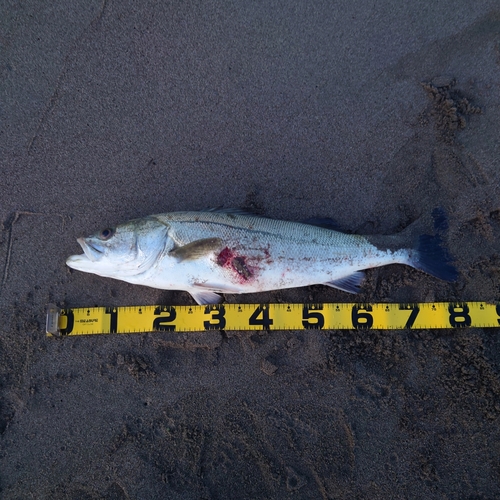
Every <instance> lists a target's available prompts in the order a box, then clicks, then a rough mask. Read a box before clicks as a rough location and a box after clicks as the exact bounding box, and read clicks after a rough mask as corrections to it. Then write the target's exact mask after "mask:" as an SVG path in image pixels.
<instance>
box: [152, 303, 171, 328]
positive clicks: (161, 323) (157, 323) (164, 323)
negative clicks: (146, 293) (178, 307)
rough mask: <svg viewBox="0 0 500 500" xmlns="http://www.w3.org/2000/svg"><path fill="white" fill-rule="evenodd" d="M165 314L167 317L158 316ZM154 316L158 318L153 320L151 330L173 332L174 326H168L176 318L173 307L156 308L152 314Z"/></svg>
mask: <svg viewBox="0 0 500 500" xmlns="http://www.w3.org/2000/svg"><path fill="white" fill-rule="evenodd" d="M165 313H166V314H167V316H160V314H165ZM154 315H155V316H160V317H159V318H155V320H154V321H153V330H154V331H156V332H173V331H174V330H175V325H170V324H169V323H172V321H174V320H175V318H176V317H177V313H176V311H175V307H172V306H163V307H157V308H156V309H155V312H154Z"/></svg>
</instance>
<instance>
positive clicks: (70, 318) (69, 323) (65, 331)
mask: <svg viewBox="0 0 500 500" xmlns="http://www.w3.org/2000/svg"><path fill="white" fill-rule="evenodd" d="M61 315H64V316H66V318H67V320H66V328H61V330H60V332H61V335H69V334H70V333H71V332H72V331H73V326H74V325H75V316H74V314H73V311H72V310H71V309H68V310H67V311H62V312H61Z"/></svg>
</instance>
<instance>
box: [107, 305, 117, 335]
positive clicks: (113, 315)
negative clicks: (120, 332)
mask: <svg viewBox="0 0 500 500" xmlns="http://www.w3.org/2000/svg"><path fill="white" fill-rule="evenodd" d="M106 314H109V315H110V318H109V333H116V332H117V329H118V310H117V309H116V307H106Z"/></svg>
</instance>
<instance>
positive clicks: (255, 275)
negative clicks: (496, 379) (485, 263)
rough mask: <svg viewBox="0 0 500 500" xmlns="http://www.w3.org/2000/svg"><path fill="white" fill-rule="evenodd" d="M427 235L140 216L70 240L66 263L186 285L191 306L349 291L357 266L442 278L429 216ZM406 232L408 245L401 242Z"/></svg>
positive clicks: (223, 215)
mask: <svg viewBox="0 0 500 500" xmlns="http://www.w3.org/2000/svg"><path fill="white" fill-rule="evenodd" d="M433 216H434V228H433V233H435V234H421V235H419V236H417V237H415V230H416V229H419V228H418V227H417V226H418V224H417V223H413V224H411V225H410V226H408V227H407V228H406V229H405V230H403V231H402V232H400V233H397V234H395V235H365V236H362V235H358V234H348V233H343V232H340V231H337V230H335V229H332V227H333V226H332V225H331V224H330V222H328V220H327V221H326V222H325V219H322V220H319V222H318V224H317V225H316V224H314V221H310V220H309V221H307V222H294V221H284V220H276V219H271V218H267V217H263V216H258V215H255V214H252V213H249V212H246V211H244V210H239V209H214V210H205V211H200V212H194V211H193V212H171V213H165V214H156V215H150V216H147V217H144V218H140V219H134V220H131V221H129V222H126V223H123V224H120V225H117V226H116V227H112V228H106V229H104V230H102V231H100V232H98V233H96V234H94V235H92V236H88V237H81V238H78V239H77V241H78V243H79V244H80V246H81V248H82V250H83V254H80V255H72V256H71V257H69V258H68V259H67V261H66V264H67V265H68V266H69V267H70V268H72V269H76V270H79V271H83V272H87V273H93V274H97V275H99V276H103V277H107V278H115V279H119V280H123V281H126V282H128V283H132V284H137V285H145V286H148V287H153V288H157V289H162V290H183V291H186V292H189V293H190V294H191V296H192V297H193V299H194V300H195V301H196V302H197V303H198V304H216V303H219V302H221V301H222V300H223V297H221V296H220V295H219V294H242V293H255V292H264V291H269V290H279V289H286V288H296V287H304V286H309V285H315V284H323V285H327V286H330V287H334V288H337V289H340V290H343V291H344V292H349V293H358V292H359V291H360V290H361V284H362V281H363V279H364V276H365V273H364V270H366V269H370V268H374V267H380V266H386V265H388V264H405V265H408V266H412V267H414V268H416V269H419V270H421V271H424V272H425V273H428V274H430V275H432V276H435V277H437V278H439V279H442V280H445V281H450V282H451V281H455V280H456V279H457V276H458V272H457V270H456V268H455V267H454V265H453V263H452V260H451V258H450V256H449V254H448V252H447V250H446V249H445V248H444V246H443V245H442V238H441V235H442V234H443V227H444V225H446V224H447V221H446V219H445V216H444V215H443V213H442V212H439V213H437V214H433ZM409 240H413V243H411V244H409V243H408V241H409Z"/></svg>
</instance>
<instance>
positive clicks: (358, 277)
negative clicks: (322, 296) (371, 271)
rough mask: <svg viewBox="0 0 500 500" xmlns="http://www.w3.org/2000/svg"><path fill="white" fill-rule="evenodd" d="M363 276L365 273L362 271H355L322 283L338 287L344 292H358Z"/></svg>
mask: <svg viewBox="0 0 500 500" xmlns="http://www.w3.org/2000/svg"><path fill="white" fill-rule="evenodd" d="M364 278H365V273H364V272H363V271H356V272H354V273H352V274H349V275H348V276H344V277H343V278H339V279H338V280H333V281H328V282H327V283H323V284H324V285H326V286H331V287H332V288H338V289H339V290H342V291H344V292H348V293H359V292H360V286H361V283H362V282H363V280H364Z"/></svg>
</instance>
